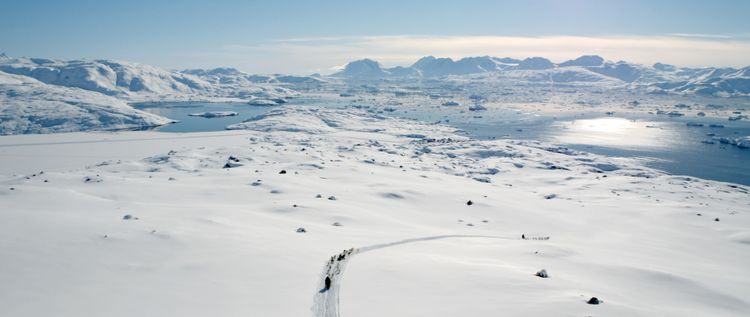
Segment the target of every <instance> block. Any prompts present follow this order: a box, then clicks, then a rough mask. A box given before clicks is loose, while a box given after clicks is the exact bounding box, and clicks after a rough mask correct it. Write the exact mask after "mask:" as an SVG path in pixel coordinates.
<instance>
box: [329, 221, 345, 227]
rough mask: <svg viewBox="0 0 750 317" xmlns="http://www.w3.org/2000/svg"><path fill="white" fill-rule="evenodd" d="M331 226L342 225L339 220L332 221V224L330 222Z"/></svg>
mask: <svg viewBox="0 0 750 317" xmlns="http://www.w3.org/2000/svg"><path fill="white" fill-rule="evenodd" d="M331 226H334V227H341V226H343V225H342V224H341V223H340V222H338V221H336V222H334V223H332V224H331Z"/></svg>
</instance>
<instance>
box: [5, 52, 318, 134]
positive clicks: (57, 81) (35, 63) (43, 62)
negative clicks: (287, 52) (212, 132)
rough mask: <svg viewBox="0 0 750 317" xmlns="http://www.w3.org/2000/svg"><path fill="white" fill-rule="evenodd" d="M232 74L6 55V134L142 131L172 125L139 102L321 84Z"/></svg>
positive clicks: (222, 97)
mask: <svg viewBox="0 0 750 317" xmlns="http://www.w3.org/2000/svg"><path fill="white" fill-rule="evenodd" d="M257 77H259V76H255V77H254V76H252V75H248V74H246V73H243V72H240V71H238V70H236V69H231V68H217V69H213V70H205V71H197V70H196V71H192V72H184V73H183V72H177V71H168V70H164V69H161V68H158V67H154V66H150V65H144V64H138V63H130V62H120V61H110V60H93V61H86V60H73V61H63V60H50V59H42V58H25V57H24V58H11V57H7V56H5V55H3V56H0V98H2V99H1V101H2V102H0V119H1V120H0V134H19V133H53V132H71V131H84V130H118V129H142V128H147V127H154V126H159V125H163V124H166V123H169V122H171V120H170V119H168V118H163V117H160V116H157V115H153V114H149V113H146V112H143V111H138V110H136V109H134V108H132V107H131V106H129V105H128V103H129V102H140V101H187V100H205V101H239V102H246V101H248V100H256V99H257V98H281V97H287V96H293V95H296V94H298V93H297V92H296V91H295V90H293V89H292V88H291V87H306V86H315V85H320V84H321V83H323V82H324V80H322V79H317V78H313V77H298V76H284V75H276V76H273V77H269V78H268V79H267V80H265V81H259V80H256V79H257Z"/></svg>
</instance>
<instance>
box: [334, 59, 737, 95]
mask: <svg viewBox="0 0 750 317" xmlns="http://www.w3.org/2000/svg"><path fill="white" fill-rule="evenodd" d="M473 74H489V75H496V76H497V77H501V78H502V77H507V78H511V79H516V80H525V81H543V82H550V81H551V82H562V83H574V82H611V83H613V84H617V83H620V84H624V85H632V86H634V87H642V88H646V89H648V90H649V91H650V92H652V93H696V94H705V95H716V96H722V97H729V96H748V95H750V67H745V68H741V69H735V68H717V67H705V68H683V67H677V66H674V65H669V64H663V63H656V64H654V65H652V66H646V65H641V64H635V63H629V62H625V61H618V62H612V61H607V60H605V59H604V58H602V57H600V56H596V55H584V56H581V57H578V58H576V59H573V60H568V61H565V62H562V63H553V62H552V61H550V60H549V59H546V58H543V57H529V58H526V59H514V58H508V57H505V58H498V57H491V56H480V57H465V58H462V59H459V60H453V59H451V58H436V57H433V56H427V57H423V58H421V59H419V60H418V61H416V62H415V63H414V64H412V65H411V66H408V67H403V66H398V67H392V68H385V67H382V66H381V65H380V63H378V62H377V61H374V60H372V59H361V60H357V61H353V62H350V63H348V64H347V65H346V66H345V67H344V69H343V70H341V71H339V72H337V73H335V74H333V75H332V77H334V78H343V79H346V80H398V79H415V78H440V77H449V76H453V77H455V76H464V75H473Z"/></svg>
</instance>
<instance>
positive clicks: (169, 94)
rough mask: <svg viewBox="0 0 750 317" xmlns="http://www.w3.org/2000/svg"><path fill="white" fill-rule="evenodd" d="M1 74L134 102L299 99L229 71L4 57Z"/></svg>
mask: <svg viewBox="0 0 750 317" xmlns="http://www.w3.org/2000/svg"><path fill="white" fill-rule="evenodd" d="M0 71H4V72H6V73H9V74H16V75H23V76H28V77H32V78H34V79H37V80H39V81H41V82H43V83H45V84H49V85H55V86H63V87H75V88H81V89H84V90H89V91H94V92H98V93H102V94H105V95H109V96H114V97H117V98H119V99H123V100H128V101H154V100H159V101H167V100H188V99H211V98H240V99H247V98H250V97H253V96H259V97H282V96H284V95H290V94H294V91H292V90H290V89H288V88H284V87H278V86H276V85H272V84H259V83H255V82H252V81H249V80H246V81H238V80H232V79H234V78H236V77H237V76H236V74H235V73H234V71H236V70H233V69H229V68H219V69H216V70H214V71H213V72H207V73H206V74H201V73H197V74H191V73H182V72H177V71H169V70H165V69H161V68H158V67H154V66H150V65H145V64H139V63H131V62H122V61H111V60H93V61H88V60H72V61H64V60H51V59H43V58H26V57H24V58H9V57H0ZM196 75H203V76H196ZM210 79H216V80H214V81H210Z"/></svg>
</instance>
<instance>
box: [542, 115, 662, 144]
mask: <svg viewBox="0 0 750 317" xmlns="http://www.w3.org/2000/svg"><path fill="white" fill-rule="evenodd" d="M556 125H557V126H558V128H559V134H557V135H555V136H554V139H555V140H556V141H558V142H562V143H567V144H591V145H599V146H608V147H618V148H629V149H632V148H666V147H669V146H670V145H673V144H674V142H675V141H676V139H677V135H676V134H675V132H674V131H672V130H668V129H664V128H663V127H662V126H661V125H660V124H659V123H655V122H642V121H634V120H628V119H624V118H609V117H607V118H597V119H583V120H575V121H568V122H560V123H557V124H556Z"/></svg>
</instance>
